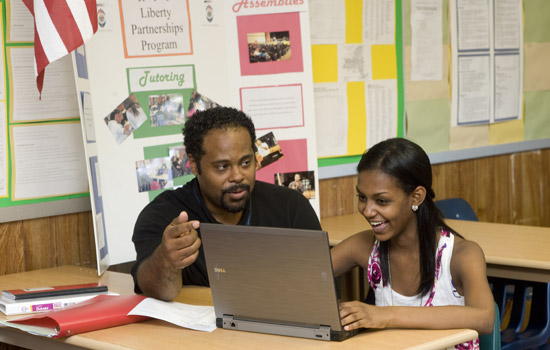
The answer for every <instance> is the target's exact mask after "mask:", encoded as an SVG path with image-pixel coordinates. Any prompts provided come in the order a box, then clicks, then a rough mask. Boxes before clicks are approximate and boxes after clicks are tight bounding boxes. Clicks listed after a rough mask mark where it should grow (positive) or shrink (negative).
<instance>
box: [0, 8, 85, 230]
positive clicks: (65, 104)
mask: <svg viewBox="0 0 550 350" xmlns="http://www.w3.org/2000/svg"><path fill="white" fill-rule="evenodd" d="M0 7H1V13H2V16H1V18H0V19H1V24H0V29H1V30H2V33H0V34H1V35H0V40H1V43H0V44H1V45H2V55H1V63H0V67H1V68H0V82H1V83H0V135H1V136H0V212H1V215H0V222H6V221H13V220H23V219H28V218H35V217H44V216H51V215H59V214H65V213H70V212H79V211H86V210H89V209H90V199H89V193H88V184H87V177H86V166H85V163H84V149H83V146H82V136H81V131H80V117H79V110H78V105H77V98H76V90H75V88H74V76H73V74H72V62H71V60H70V57H67V58H66V59H62V60H60V61H59V62H55V63H54V64H52V65H51V66H49V67H48V69H47V71H46V75H45V80H44V90H43V93H42V98H41V99H39V95H38V90H37V88H36V83H35V79H34V67H33V63H34V62H33V58H34V47H33V41H34V22H33V18H32V16H31V14H30V12H29V11H28V10H27V8H26V7H25V6H24V4H23V2H22V1H21V0H6V1H0ZM71 87H72V88H71Z"/></svg>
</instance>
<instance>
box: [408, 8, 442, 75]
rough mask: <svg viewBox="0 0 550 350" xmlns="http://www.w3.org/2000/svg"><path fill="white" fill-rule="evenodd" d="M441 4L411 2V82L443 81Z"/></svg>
mask: <svg viewBox="0 0 550 350" xmlns="http://www.w3.org/2000/svg"><path fill="white" fill-rule="evenodd" d="M442 6H443V5H442V2H441V0H412V1H411V32H412V37H411V61H412V71H411V80H412V81H421V80H441V79H443V31H442V26H443V16H442Z"/></svg>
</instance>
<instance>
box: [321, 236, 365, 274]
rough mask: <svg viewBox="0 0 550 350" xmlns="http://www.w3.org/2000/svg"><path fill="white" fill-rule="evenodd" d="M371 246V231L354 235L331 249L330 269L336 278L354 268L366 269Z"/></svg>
mask: <svg viewBox="0 0 550 350" xmlns="http://www.w3.org/2000/svg"><path fill="white" fill-rule="evenodd" d="M372 244H373V234H372V231H370V230H368V231H363V232H359V233H356V234H354V235H353V236H350V237H348V238H346V239H345V240H343V241H342V242H340V243H339V244H338V245H336V246H335V247H333V248H332V249H331V255H332V269H333V270H334V276H335V277H338V276H340V275H342V274H344V273H346V272H347V271H349V270H351V269H352V268H354V267H355V266H361V267H362V268H364V269H366V268H367V266H368V263H369V255H370V251H371V249H372Z"/></svg>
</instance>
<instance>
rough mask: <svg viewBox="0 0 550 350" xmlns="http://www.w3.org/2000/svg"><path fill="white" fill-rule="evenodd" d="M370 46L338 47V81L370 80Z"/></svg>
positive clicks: (351, 45)
mask: <svg viewBox="0 0 550 350" xmlns="http://www.w3.org/2000/svg"><path fill="white" fill-rule="evenodd" d="M371 67H372V59H371V51H370V45H362V44H347V45H338V80H339V81H363V80H367V79H371V78H372V72H371Z"/></svg>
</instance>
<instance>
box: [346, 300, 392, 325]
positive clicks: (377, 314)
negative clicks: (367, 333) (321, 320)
mask: <svg viewBox="0 0 550 350" xmlns="http://www.w3.org/2000/svg"><path fill="white" fill-rule="evenodd" d="M382 309H387V308H381V307H377V306H373V305H369V304H366V303H362V302H359V301H349V302H345V303H341V304H340V319H341V322H342V326H344V329H345V330H346V331H350V330H353V329H357V328H384V326H383V325H384V321H383V319H384V317H383V312H382Z"/></svg>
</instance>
